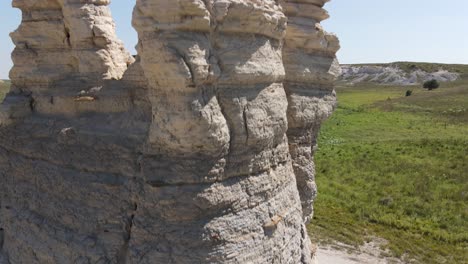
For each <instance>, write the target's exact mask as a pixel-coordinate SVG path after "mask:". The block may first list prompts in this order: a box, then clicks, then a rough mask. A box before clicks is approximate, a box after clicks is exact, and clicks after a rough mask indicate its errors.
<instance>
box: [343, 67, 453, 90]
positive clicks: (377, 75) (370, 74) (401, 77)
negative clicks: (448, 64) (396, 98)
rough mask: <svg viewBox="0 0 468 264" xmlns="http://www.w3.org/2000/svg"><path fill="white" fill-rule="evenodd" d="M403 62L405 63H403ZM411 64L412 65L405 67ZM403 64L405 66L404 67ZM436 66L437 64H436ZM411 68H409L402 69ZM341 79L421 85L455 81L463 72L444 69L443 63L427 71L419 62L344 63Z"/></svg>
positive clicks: (351, 81)
mask: <svg viewBox="0 0 468 264" xmlns="http://www.w3.org/2000/svg"><path fill="white" fill-rule="evenodd" d="M402 64H403V65H402ZM405 64H410V67H405V66H406V65H405ZM402 66H403V67H402ZM434 66H437V64H435V65H434ZM402 68H409V69H405V70H404V69H402ZM341 70H342V73H341V75H340V76H339V78H338V79H339V81H340V82H343V83H345V84H348V85H354V84H358V83H366V82H367V83H377V84H381V85H400V86H410V85H420V84H422V83H424V82H426V81H430V80H437V81H438V82H453V81H456V80H458V79H460V77H461V74H460V73H458V72H451V71H449V70H447V69H444V67H443V65H442V67H440V68H439V69H437V71H426V70H424V69H420V68H418V66H417V64H413V65H411V63H407V62H406V63H405V62H404V63H399V62H395V63H389V64H379V65H342V66H341Z"/></svg>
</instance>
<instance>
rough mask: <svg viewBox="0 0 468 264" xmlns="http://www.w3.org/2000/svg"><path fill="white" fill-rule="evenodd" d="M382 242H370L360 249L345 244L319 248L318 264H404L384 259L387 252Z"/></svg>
mask: <svg viewBox="0 0 468 264" xmlns="http://www.w3.org/2000/svg"><path fill="white" fill-rule="evenodd" d="M380 243H381V242H380V241H379V242H375V241H374V242H370V243H367V244H365V245H363V246H362V247H361V248H359V249H355V248H352V247H349V246H347V245H343V244H336V245H333V246H319V247H318V249H317V262H318V264H404V263H405V262H403V261H402V260H399V259H396V258H391V257H382V256H386V255H388V254H386V252H385V251H382V250H381V249H380V247H379V244H380Z"/></svg>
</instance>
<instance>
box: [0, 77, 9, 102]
mask: <svg viewBox="0 0 468 264" xmlns="http://www.w3.org/2000/svg"><path fill="white" fill-rule="evenodd" d="M9 89H10V81H5V80H2V81H0V102H1V101H3V97H5V95H6V93H7V92H8V90H9Z"/></svg>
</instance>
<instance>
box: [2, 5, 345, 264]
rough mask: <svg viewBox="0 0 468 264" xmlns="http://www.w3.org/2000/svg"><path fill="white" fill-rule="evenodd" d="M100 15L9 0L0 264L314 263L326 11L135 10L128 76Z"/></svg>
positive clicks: (326, 67) (328, 47)
mask: <svg viewBox="0 0 468 264" xmlns="http://www.w3.org/2000/svg"><path fill="white" fill-rule="evenodd" d="M108 4H109V1H104V0H102V1H96V0H93V1H91V0H87V1H83V0H74V1H72V0H68V1H67V0H61V1H53V0H47V1H46V0H40V1H33V0H22V1H20V0H16V1H14V6H16V7H19V8H21V9H22V11H23V22H22V24H21V26H20V28H19V29H18V30H17V31H16V32H15V33H13V34H12V38H13V40H14V42H15V44H16V45H17V48H16V50H15V52H14V55H13V57H14V62H15V66H14V68H13V70H12V72H11V79H12V84H13V89H12V91H11V92H10V93H9V94H8V96H7V98H6V99H5V101H4V103H3V104H2V111H1V114H0V117H1V118H0V168H2V169H1V170H0V182H1V183H2V184H0V263H2V264H3V263H294V264H296V263H312V258H313V252H312V250H311V243H310V239H309V237H308V235H307V230H306V227H305V223H306V222H307V221H308V220H309V219H310V215H311V213H312V209H311V208H312V207H311V202H312V200H313V197H314V196H315V192H316V190H315V183H314V178H313V174H314V172H313V166H312V165H311V164H312V163H311V162H312V154H313V151H312V148H313V147H314V146H315V138H316V135H317V133H318V128H319V126H320V123H321V122H322V121H323V119H324V118H326V117H327V116H328V115H329V114H330V113H331V111H332V109H333V106H334V102H335V97H334V93H333V87H332V81H333V78H334V76H335V68H334V66H335V64H336V62H335V61H334V58H335V57H334V56H335V52H336V50H337V48H338V42H337V40H336V38H335V37H333V36H332V35H328V34H327V33H325V32H324V31H323V30H321V28H320V26H319V24H318V23H319V22H320V20H321V19H323V18H324V17H323V16H324V14H325V13H324V11H323V9H322V6H323V4H324V1H318V0H316V1H284V2H280V3H278V1H269V0H268V1H253V0H251V1H247V0H205V1H202V0H184V1H172V0H137V2H136V6H135V9H134V14H133V25H134V27H135V29H136V30H137V31H138V35H139V43H138V47H137V50H138V56H137V57H136V61H135V62H133V59H132V58H130V57H129V56H128V53H127V52H126V51H125V50H123V48H122V44H121V43H120V41H118V40H117V39H116V37H115V34H114V26H113V22H112V20H111V17H110V13H109V11H108V8H107V5H108ZM309 11H310V12H309ZM27 56H31V57H30V60H31V63H30V64H29V65H27V63H26V60H27V59H26V58H27ZM53 58H56V60H54V59H53ZM132 62H133V64H131V63H132ZM127 66H128V68H127Z"/></svg>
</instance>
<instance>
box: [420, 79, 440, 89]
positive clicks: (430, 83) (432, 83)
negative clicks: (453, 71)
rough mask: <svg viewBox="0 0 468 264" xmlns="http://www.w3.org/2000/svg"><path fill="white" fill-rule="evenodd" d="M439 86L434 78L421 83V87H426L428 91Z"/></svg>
mask: <svg viewBox="0 0 468 264" xmlns="http://www.w3.org/2000/svg"><path fill="white" fill-rule="evenodd" d="M439 86H440V83H439V82H438V81H437V80H436V79H432V80H429V81H426V82H424V84H423V87H424V88H425V89H428V90H429V91H430V90H434V89H437V88H439Z"/></svg>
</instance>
